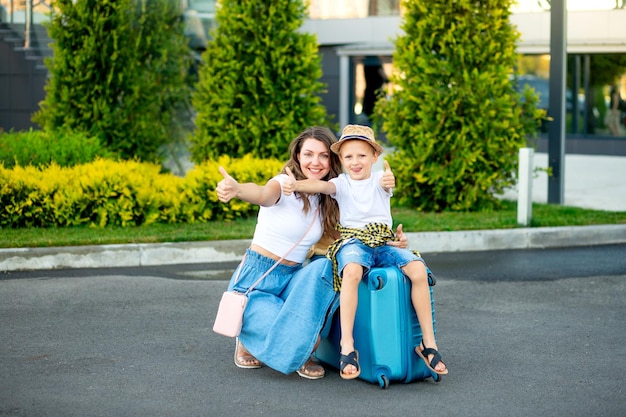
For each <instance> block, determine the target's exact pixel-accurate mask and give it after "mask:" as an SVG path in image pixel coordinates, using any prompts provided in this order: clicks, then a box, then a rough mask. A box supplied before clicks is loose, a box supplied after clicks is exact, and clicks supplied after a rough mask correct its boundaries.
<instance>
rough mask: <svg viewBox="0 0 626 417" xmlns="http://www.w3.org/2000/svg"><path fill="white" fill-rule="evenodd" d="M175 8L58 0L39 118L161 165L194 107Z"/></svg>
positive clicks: (165, 0)
mask: <svg viewBox="0 0 626 417" xmlns="http://www.w3.org/2000/svg"><path fill="white" fill-rule="evenodd" d="M177 3H178V2H176V1H172V0H115V1H113V0H76V1H72V0H56V1H54V2H53V6H54V8H55V13H54V14H53V16H52V19H51V21H50V22H49V24H48V32H49V34H50V37H51V38H52V39H53V44H52V47H53V52H54V53H53V56H52V57H50V58H48V59H47V60H46V65H47V67H48V69H49V72H50V78H49V80H48V83H47V85H46V97H45V99H44V100H43V102H42V103H41V108H40V110H39V111H38V112H37V113H36V114H35V115H34V116H33V120H34V121H35V122H36V123H38V124H39V125H40V126H42V127H43V128H44V129H47V130H56V129H60V128H69V129H72V130H77V131H84V132H86V133H88V135H89V136H92V137H97V138H99V140H100V142H101V143H102V144H103V145H105V146H106V147H107V148H109V149H110V150H111V151H113V152H115V153H117V154H118V155H120V156H121V157H123V158H139V159H141V160H149V161H157V160H159V159H160V158H161V154H160V152H161V149H162V146H163V145H165V144H167V143H169V142H171V141H172V140H173V138H174V137H176V136H177V135H179V134H180V130H177V128H178V126H179V123H178V122H179V120H177V119H178V117H179V114H180V112H181V109H185V108H188V107H189V101H190V98H189V96H190V89H189V86H188V82H187V71H188V68H189V62H190V61H189V59H190V57H191V54H190V52H189V49H188V47H187V40H186V38H185V37H184V27H183V22H182V20H181V13H180V10H179V9H178V5H177Z"/></svg>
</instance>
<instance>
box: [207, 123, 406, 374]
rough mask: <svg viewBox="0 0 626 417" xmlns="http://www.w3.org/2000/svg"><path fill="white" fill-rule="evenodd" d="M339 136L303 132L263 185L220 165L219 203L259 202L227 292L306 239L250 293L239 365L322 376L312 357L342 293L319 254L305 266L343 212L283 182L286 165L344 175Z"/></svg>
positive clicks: (303, 174)
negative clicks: (334, 148) (336, 149)
mask: <svg viewBox="0 0 626 417" xmlns="http://www.w3.org/2000/svg"><path fill="white" fill-rule="evenodd" d="M336 140H337V138H336V137H335V135H334V134H333V133H332V132H331V131H330V130H329V129H327V128H325V127H310V128H308V129H306V130H305V131H303V132H302V133H301V134H300V135H298V137H297V138H295V139H294V140H293V142H292V143H291V145H290V159H289V161H288V162H287V163H286V164H285V167H283V170H282V173H281V174H279V175H277V176H275V177H273V178H272V179H270V180H269V181H268V182H267V183H266V184H265V185H257V184H253V183H246V184H239V183H238V182H237V181H236V180H235V179H234V178H232V177H231V176H230V175H229V174H228V173H227V172H226V171H225V170H224V169H223V168H222V167H220V172H221V173H222V175H223V176H224V179H223V180H222V181H220V182H219V183H218V185H217V189H216V191H217V196H218V198H219V200H220V201H222V202H228V201H230V200H231V199H233V198H235V197H236V198H239V199H241V200H244V201H247V202H250V203H252V204H258V205H259V206H260V208H259V214H258V219H257V225H256V228H255V232H254V236H253V238H252V244H251V245H250V248H249V249H247V250H246V255H245V257H244V259H243V260H242V262H241V264H240V265H239V266H238V267H237V269H236V270H235V272H234V273H233V277H232V278H231V280H230V282H229V285H228V289H229V290H232V289H236V290H237V291H241V292H244V291H245V290H247V288H248V287H250V286H251V285H252V284H253V283H254V282H255V281H256V280H257V279H258V278H259V277H260V276H262V275H263V274H264V273H265V272H266V271H267V270H268V269H269V268H271V267H272V266H273V265H274V263H275V262H276V261H277V260H279V259H280V258H281V257H283V256H284V255H285V253H286V252H287V251H288V250H289V248H291V247H292V246H293V245H294V244H295V243H296V242H298V241H299V239H301V238H302V240H301V241H299V243H298V244H297V245H296V246H295V247H294V248H293V250H291V252H289V254H288V255H287V256H285V259H283V260H282V261H281V262H280V265H279V266H278V267H276V268H275V269H274V270H272V272H271V273H269V274H268V275H267V276H266V277H265V278H264V279H263V280H262V281H261V282H260V283H259V284H258V285H257V286H256V287H255V288H254V290H252V291H250V293H249V294H248V296H249V299H248V305H247V307H246V310H245V314H244V320H243V328H242V330H241V334H240V336H239V338H238V339H237V342H236V347H235V357H234V361H235V365H237V366H238V367H240V368H259V367H260V366H261V363H263V364H265V365H267V366H269V367H271V368H273V369H275V370H277V371H280V372H282V373H285V374H288V373H291V372H294V371H296V372H297V373H298V375H300V376H302V377H304V378H308V379H318V378H322V377H323V376H324V368H323V367H321V366H320V365H318V364H317V363H316V362H315V361H313V360H312V358H311V354H312V352H313V351H314V350H315V348H316V347H317V343H318V342H319V334H320V331H321V330H322V327H323V326H324V323H325V321H326V319H327V317H330V315H332V313H333V312H334V310H335V308H336V307H337V304H338V298H339V297H338V296H337V293H335V291H334V290H333V275H332V266H331V263H330V261H329V260H328V259H326V258H325V257H317V258H316V259H314V260H311V261H310V262H309V263H307V264H306V266H303V263H304V262H305V260H306V258H307V255H308V253H309V250H310V248H311V246H312V245H313V244H314V243H316V242H318V241H320V239H322V236H324V238H323V239H322V240H323V241H325V242H328V241H330V242H332V240H333V238H334V237H335V236H337V235H336V233H337V232H336V231H335V225H336V224H337V222H338V220H339V211H338V208H337V204H336V203H335V201H334V200H333V199H332V198H330V196H326V195H322V194H313V195H306V194H302V193H295V194H292V195H290V196H285V195H283V191H282V184H283V182H284V181H285V180H286V179H287V178H288V176H287V174H285V172H286V168H287V167H288V168H289V169H290V170H291V172H292V173H293V174H294V176H295V177H296V179H305V178H311V179H322V180H328V179H330V178H335V177H336V176H337V175H339V173H340V172H341V165H340V162H339V159H338V157H337V156H336V155H335V154H334V153H333V152H331V151H330V146H331V145H332V144H333V143H335V142H336ZM318 209H319V212H318V211H317V210H318ZM311 223H312V227H311V229H310V230H309V231H308V233H306V234H305V231H306V230H307V229H308V228H309V225H310V224H311ZM398 230H399V231H400V234H399V236H398V237H399V238H400V242H392V244H394V245H400V246H403V247H406V238H405V236H404V235H403V234H402V233H401V229H400V228H399V229H398ZM303 236H304V237H303ZM317 249H318V250H319V247H318V248H317Z"/></svg>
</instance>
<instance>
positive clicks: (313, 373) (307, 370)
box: [296, 358, 326, 379]
mask: <svg viewBox="0 0 626 417" xmlns="http://www.w3.org/2000/svg"><path fill="white" fill-rule="evenodd" d="M296 372H297V373H298V375H300V376H301V377H302V378H306V379H320V378H324V375H326V370H325V369H324V367H323V366H322V365H320V364H319V363H317V362H315V361H314V360H313V359H312V358H309V359H307V361H306V362H305V363H304V365H302V368H300V369H298V370H297V371H296Z"/></svg>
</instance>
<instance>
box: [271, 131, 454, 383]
mask: <svg viewBox="0 0 626 417" xmlns="http://www.w3.org/2000/svg"><path fill="white" fill-rule="evenodd" d="M331 150H332V151H333V152H334V153H336V154H337V155H339V158H340V160H341V164H342V166H343V169H344V173H343V174H340V175H339V176H338V177H337V178H334V179H331V180H329V181H319V180H302V181H296V180H295V178H294V177H292V176H291V175H290V180H287V181H285V183H284V184H283V192H284V193H285V194H290V193H292V192H295V191H299V192H304V193H324V194H329V195H331V196H332V197H333V198H335V199H336V200H337V204H338V205H339V216H340V221H339V223H340V225H339V226H338V229H339V232H340V233H341V238H340V239H339V240H337V241H336V242H335V244H333V246H331V248H329V251H328V253H329V257H331V258H332V257H333V256H332V255H333V254H336V255H335V256H334V258H335V260H334V262H336V263H335V265H336V267H337V271H339V273H340V274H341V277H339V276H338V274H337V275H336V282H335V290H341V294H340V296H339V300H340V301H339V302H340V310H339V311H340V313H339V318H340V322H341V342H340V344H341V357H340V358H341V359H340V375H341V377H342V378H344V379H353V378H356V377H358V376H359V375H360V373H361V369H360V367H359V355H358V351H357V350H356V349H355V348H354V336H353V329H354V319H355V316H356V308H357V303H358V286H359V283H360V281H361V278H362V277H363V273H364V272H367V271H369V270H370V269H371V268H372V267H375V266H376V267H387V266H396V267H398V268H400V269H401V270H402V272H403V273H404V274H405V275H406V276H407V277H408V278H409V280H410V281H411V302H412V304H413V308H415V312H416V313H417V318H418V321H419V324H420V327H421V329H422V343H421V344H420V346H417V347H416V348H415V352H416V353H417V354H418V355H419V356H420V357H421V358H422V359H423V360H424V362H425V363H426V365H427V366H428V367H429V368H430V370H431V371H432V372H435V373H437V374H440V375H445V374H447V373H448V369H447V368H446V365H445V364H444V363H443V361H442V360H441V355H440V354H439V352H437V344H436V342H435V334H434V330H433V324H432V311H431V301H430V289H429V287H428V286H429V282H428V271H427V269H426V264H425V262H424V260H423V259H422V258H421V257H419V256H418V255H416V254H414V253H413V252H411V251H410V250H407V249H401V248H396V247H393V246H388V245H386V244H385V243H386V242H387V241H388V240H389V239H390V238H392V237H393V230H392V229H391V227H392V223H393V221H392V218H391V204H390V200H391V195H392V188H393V187H394V186H395V177H394V175H393V173H392V172H391V169H390V167H389V163H388V162H387V161H383V162H384V165H385V170H384V171H377V172H372V167H373V165H374V164H375V163H376V161H377V160H378V157H379V156H380V154H381V153H382V152H383V148H382V147H381V146H380V145H379V144H378V143H376V141H375V139H374V132H373V131H372V129H371V128H369V127H367V126H360V125H347V126H346V127H345V128H344V129H343V132H342V134H341V138H340V139H339V141H338V142H336V143H334V144H333V145H332V146H331ZM288 174H290V173H288Z"/></svg>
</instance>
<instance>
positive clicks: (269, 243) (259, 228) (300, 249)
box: [252, 174, 322, 263]
mask: <svg viewBox="0 0 626 417" xmlns="http://www.w3.org/2000/svg"><path fill="white" fill-rule="evenodd" d="M287 178H288V177H287V175H286V174H279V175H277V176H275V177H274V178H272V179H271V180H270V181H277V182H278V183H279V184H280V188H281V196H280V200H278V203H276V204H274V205H273V206H271V207H260V208H259V215H258V217H257V224H256V228H255V230H254V237H253V238H252V243H254V244H256V245H259V246H261V247H262V248H263V249H266V250H268V251H270V252H272V253H273V254H275V255H277V256H283V255H285V253H287V251H288V250H289V249H290V248H291V247H292V246H293V244H294V243H296V242H297V241H298V240H299V239H300V238H301V237H302V235H304V232H305V231H306V230H307V229H308V227H309V225H310V224H311V222H312V221H313V219H314V217H313V216H314V214H315V211H316V209H317V206H318V204H319V202H318V198H317V196H313V197H311V198H310V199H309V201H310V202H311V207H310V209H309V212H308V213H307V214H304V211H303V210H302V208H303V203H302V200H300V199H298V198H296V196H295V194H291V195H284V194H282V188H283V182H284V181H285V179H287ZM304 198H306V197H304ZM321 237H322V221H321V215H320V214H319V213H318V215H317V217H316V218H315V224H313V227H311V230H309V232H308V233H307V234H306V236H305V237H304V239H302V241H301V242H300V243H299V244H298V246H296V247H295V248H294V249H293V250H292V251H291V252H290V253H289V255H288V256H287V257H286V258H285V259H287V260H289V261H292V262H298V263H302V262H304V260H305V259H306V255H307V253H308V252H309V249H310V248H311V246H313V244H315V243H317V242H318V241H319V240H320V238H321Z"/></svg>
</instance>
